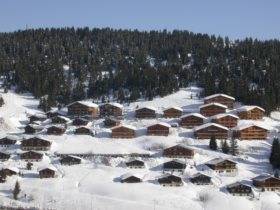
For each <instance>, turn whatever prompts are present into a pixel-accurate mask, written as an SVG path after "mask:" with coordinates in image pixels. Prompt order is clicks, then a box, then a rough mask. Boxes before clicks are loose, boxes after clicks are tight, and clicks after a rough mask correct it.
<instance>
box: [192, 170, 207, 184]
mask: <svg viewBox="0 0 280 210" xmlns="http://www.w3.org/2000/svg"><path fill="white" fill-rule="evenodd" d="M190 182H191V183H193V184H196V185H210V184H212V177H211V176H208V175H206V174H203V173H197V174H195V175H193V176H192V177H191V178H190Z"/></svg>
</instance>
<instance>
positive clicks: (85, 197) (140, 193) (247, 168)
mask: <svg viewBox="0 0 280 210" xmlns="http://www.w3.org/2000/svg"><path fill="white" fill-rule="evenodd" d="M199 91H200V89H199V88H194V87H192V88H187V89H181V90H180V91H178V92H176V93H174V94H171V95H169V96H166V97H164V98H156V99H154V100H153V101H139V102H135V103H131V104H130V105H129V106H125V120H124V123H125V124H130V125H133V126H135V127H136V128H137V137H136V138H135V139H131V140H124V139H111V138H109V136H110V135H109V134H110V130H108V129H106V128H104V127H103V126H102V123H101V121H102V120H96V121H95V122H93V125H92V128H94V129H95V130H96V131H97V135H96V136H95V137H92V136H79V135H73V127H71V126H70V127H69V128H68V130H67V132H66V134H64V135H62V136H52V135H46V134H45V133H44V132H42V133H41V134H40V135H41V136H42V137H44V138H47V139H49V140H52V141H53V145H52V147H51V150H50V151H49V152H47V153H46V155H45V157H44V160H43V161H42V162H38V163H34V166H33V169H32V170H31V171H27V170H25V166H26V163H25V162H22V161H19V160H18V158H17V156H16V154H14V152H15V150H14V149H9V150H8V151H10V152H12V153H13V155H12V158H11V159H10V160H9V161H6V162H4V163H0V165H9V166H16V167H18V168H19V169H20V170H21V171H22V173H23V174H24V176H23V177H18V176H13V177H9V178H8V180H7V182H6V183H3V184H0V205H13V206H24V207H39V208H41V209H107V210H111V209H112V210H113V209H119V210H126V209H135V210H146V209H147V210H150V209H162V210H174V209H178V210H179V209H182V210H183V209H184V210H185V209H192V210H202V209H208V210H224V209H228V210H235V209H238V210H248V209H260V210H261V209H269V210H278V209H279V208H280V205H279V202H280V197H279V195H278V194H277V193H273V192H265V193H258V194H257V196H256V197H255V198H253V199H249V198H242V197H234V196H231V195H229V194H227V193H225V192H222V191H220V188H221V187H223V186H225V185H227V184H230V183H233V182H235V181H240V180H249V179H251V178H253V177H255V176H257V175H258V174H261V173H264V172H271V170H272V169H271V167H270V164H269V163H268V156H269V152H270V146H271V140H270V139H269V140H267V141H242V142H239V149H240V155H239V156H238V157H232V156H231V155H226V154H223V153H221V152H219V151H211V150H209V149H208V141H205V140H194V139H193V138H192V131H191V130H190V129H184V128H171V134H170V135H169V136H168V137H156V136H146V135H143V134H144V133H145V128H146V126H147V125H150V124H153V123H155V122H158V121H162V122H168V123H171V122H176V119H164V118H159V119H149V120H147V119H146V120H136V119H135V118H134V117H133V110H134V109H135V108H136V107H137V106H138V107H141V106H154V107H156V108H157V109H159V110H163V109H164V108H167V107H169V106H179V107H182V108H183V110H184V112H186V113H187V112H191V111H197V110H198V106H199V105H201V104H202V101H201V100H199V99H197V98H196V95H197V93H198V92H199ZM3 98H4V101H5V105H4V106H3V107H1V108H0V111H1V112H0V113H1V117H2V119H3V121H4V123H3V124H2V127H1V135H2V136H4V135H6V134H11V133H16V134H17V135H19V136H20V137H23V135H22V134H20V133H21V132H22V126H23V125H24V123H25V122H26V120H27V117H26V113H35V112H40V111H39V110H37V109H36V107H37V105H38V101H37V100H35V99H33V97H32V96H30V95H18V94H15V93H7V94H3ZM261 123H264V124H266V125H267V126H270V127H271V128H272V132H271V134H270V135H271V137H273V136H274V135H278V134H277V126H278V124H279V123H278V121H276V120H273V119H272V118H268V117H265V118H264V119H263V120H261ZM178 143H184V144H187V145H188V146H189V147H192V148H194V149H195V151H196V154H195V157H194V159H193V160H186V162H187V169H186V172H185V173H184V175H183V179H184V181H185V184H184V186H182V187H178V188H176V187H175V188H172V187H162V186H160V185H158V184H157V182H156V181H155V179H156V178H157V177H158V176H160V175H162V170H161V168H160V167H159V166H160V165H161V164H162V163H163V162H165V161H167V160H169V159H168V158H162V157H160V156H156V157H155V158H143V160H144V161H145V164H146V167H145V168H144V169H128V168H126V167H123V165H124V164H123V163H124V162H125V161H127V160H128V159H129V158H128V157H127V158H126V157H118V158H104V157H96V158H91V159H87V160H84V161H83V163H82V164H81V165H76V166H62V165H60V164H59V162H58V157H56V156H55V154H56V153H72V154H73V153H75V154H92V153H94V154H129V153H145V154H157V153H158V152H160V150H161V148H165V147H167V146H172V145H175V144H178ZM16 149H17V148H16ZM2 150H3V149H2ZM216 157H224V158H232V159H233V160H235V161H236V162H237V163H238V174H237V176H234V177H227V176H220V175H217V174H214V173H213V171H211V170H210V169H208V168H204V173H207V174H209V175H213V176H214V177H215V180H216V182H215V185H214V186H196V185H193V184H191V183H190V182H188V179H187V178H188V177H189V176H191V175H193V174H195V173H197V171H199V170H202V168H203V167H202V168H201V167H200V166H202V164H203V163H204V162H206V161H208V160H211V159H213V158H216ZM46 164H53V165H54V166H55V167H56V168H57V169H58V177H57V178H54V179H39V178H38V172H37V168H38V167H40V166H42V165H46ZM128 172H130V173H136V174H140V175H141V176H142V177H143V182H142V183H139V184H122V183H120V182H119V178H120V177H121V176H122V175H123V174H125V173H128ZM16 180H19V182H20V185H21V189H22V192H21V194H20V199H19V201H13V199H12V194H11V189H12V188H13V186H14V184H15V181H16ZM202 198H204V199H202ZM203 200H204V201H203Z"/></svg>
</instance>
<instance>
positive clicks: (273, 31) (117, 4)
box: [0, 0, 280, 39]
mask: <svg viewBox="0 0 280 210" xmlns="http://www.w3.org/2000/svg"><path fill="white" fill-rule="evenodd" d="M26 25H28V27H29V28H38V27H65V26H74V27H82V26H88V27H90V28H93V27H112V28H122V29H139V30H151V29H158V30H161V29H168V30H173V29H186V30H189V31H193V32H201V33H209V34H216V35H221V36H229V37H230V38H231V39H237V38H244V37H248V36H251V37H254V38H259V39H270V38H277V39H279V38H280V0H99V1H97V0H44V1H43V0H3V1H1V4H0V31H14V30H18V29H25V27H26Z"/></svg>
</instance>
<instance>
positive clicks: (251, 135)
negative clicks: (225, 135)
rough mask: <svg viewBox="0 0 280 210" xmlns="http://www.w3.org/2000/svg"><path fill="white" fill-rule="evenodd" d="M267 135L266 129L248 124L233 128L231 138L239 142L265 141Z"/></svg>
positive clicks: (254, 124) (255, 124)
mask: <svg viewBox="0 0 280 210" xmlns="http://www.w3.org/2000/svg"><path fill="white" fill-rule="evenodd" d="M267 135H268V128H266V127H264V126H262V125H258V124H257V123H248V124H243V125H239V126H237V127H235V128H234V129H233V137H234V138H237V139H240V140H253V139H254V140H265V139H266V138H267Z"/></svg>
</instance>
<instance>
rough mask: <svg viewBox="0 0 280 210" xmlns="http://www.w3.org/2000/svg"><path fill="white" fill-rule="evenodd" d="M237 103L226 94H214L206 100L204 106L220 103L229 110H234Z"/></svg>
mask: <svg viewBox="0 0 280 210" xmlns="http://www.w3.org/2000/svg"><path fill="white" fill-rule="evenodd" d="M234 102H235V98H233V97H231V96H229V95H226V94H214V95H210V96H207V97H205V98H204V104H210V103H220V104H223V105H225V106H227V107H228V108H230V109H232V108H233V105H234Z"/></svg>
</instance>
